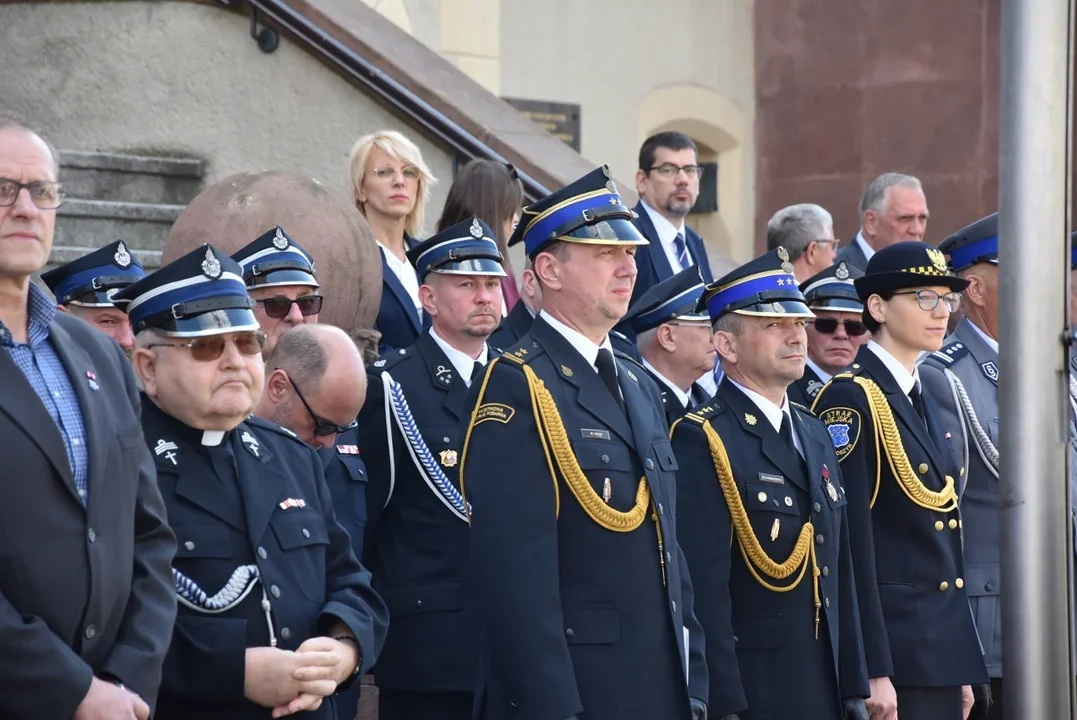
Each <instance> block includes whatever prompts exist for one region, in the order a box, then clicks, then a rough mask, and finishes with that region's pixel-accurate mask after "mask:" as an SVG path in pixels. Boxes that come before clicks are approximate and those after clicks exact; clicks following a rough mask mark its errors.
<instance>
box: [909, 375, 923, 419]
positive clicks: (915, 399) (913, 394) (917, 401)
mask: <svg viewBox="0 0 1077 720" xmlns="http://www.w3.org/2000/svg"><path fill="white" fill-rule="evenodd" d="M909 399H910V400H912V406H913V407H914V408H915V409H916V414H917V415H919V416H920V419H921V420H923V421H924V426H925V427H927V413H926V412H924V398H922V397H921V396H920V383H918V382H917V383H914V384H913V386H912V390H910V391H909Z"/></svg>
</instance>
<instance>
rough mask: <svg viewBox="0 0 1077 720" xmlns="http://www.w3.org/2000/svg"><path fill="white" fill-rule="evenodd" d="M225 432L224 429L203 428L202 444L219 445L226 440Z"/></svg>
mask: <svg viewBox="0 0 1077 720" xmlns="http://www.w3.org/2000/svg"><path fill="white" fill-rule="evenodd" d="M225 434H226V431H224V430H203V431H202V444H203V445H204V446H206V447H217V446H218V445H220V444H221V443H222V442H224V436H225Z"/></svg>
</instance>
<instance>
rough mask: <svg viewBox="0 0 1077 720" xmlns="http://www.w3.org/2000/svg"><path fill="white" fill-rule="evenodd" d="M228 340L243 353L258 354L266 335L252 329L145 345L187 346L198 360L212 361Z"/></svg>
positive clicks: (219, 353)
mask: <svg viewBox="0 0 1077 720" xmlns="http://www.w3.org/2000/svg"><path fill="white" fill-rule="evenodd" d="M229 342H232V343H235V346H236V350H239V352H240V353H242V354H243V355H258V354H260V353H261V352H262V348H264V347H265V344H266V336H265V333H263V332H261V331H258V330H252V331H249V332H240V333H235V334H234V335H210V336H209V337H198V338H195V339H194V340H191V341H190V342H187V343H154V344H152V345H147V346H146V347H151V348H153V347H175V348H187V349H188V350H190V351H191V357H192V358H193V359H195V360H197V361H198V362H212V361H213V360H216V359H217V358H219V357H220V356H221V355H222V354H223V353H224V348H225V346H226V345H227V344H228V343H229Z"/></svg>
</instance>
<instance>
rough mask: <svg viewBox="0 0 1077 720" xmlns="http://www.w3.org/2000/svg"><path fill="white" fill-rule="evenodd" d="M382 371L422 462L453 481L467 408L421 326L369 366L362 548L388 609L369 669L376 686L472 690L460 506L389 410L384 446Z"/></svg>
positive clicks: (474, 645)
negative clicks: (454, 507) (410, 424)
mask: <svg viewBox="0 0 1077 720" xmlns="http://www.w3.org/2000/svg"><path fill="white" fill-rule="evenodd" d="M382 373H388V375H389V376H390V377H392V379H393V380H395V381H396V382H397V383H399V384H400V386H401V388H402V390H403V394H404V398H405V399H406V401H407V404H408V406H409V408H410V410H411V413H412V416H413V417H414V421H415V424H416V426H417V428H418V432H419V433H420V435H421V437H422V438H423V441H424V442H425V444H426V446H427V448H428V449H429V451H430V453H431V460H432V462H433V463H434V464H435V465H436V467H438V468H440V470H441V471H442V472H443V473H444V475H445V477H446V479H447V480H448V481H449V482H450V483H451V484H452V486H453V488H455V489H457V490H458V488H459V480H458V477H457V473H458V472H459V464H458V463H459V453H460V448H461V445H462V443H463V441H462V439H461V438H460V437H458V435H457V433H458V432H459V426H460V423H461V422H463V421H464V420H466V419H467V417H468V416H469V414H470V409H471V406H470V405H469V404H468V398H467V385H466V384H465V382H464V380H463V379H462V378H460V377H457V374H456V370H455V369H454V368H453V364H452V363H451V362H450V361H449V359H448V358H447V357H446V356H445V353H444V352H442V350H441V348H440V347H439V346H438V344H437V343H436V342H435V341H434V339H433V337H431V335H430V333H429V332H425V333H423V334H422V335H421V336H420V337H419V341H418V342H417V343H415V345H414V346H413V347H410V348H402V349H400V350H396V351H394V352H393V353H391V354H390V355H389V356H388V357H386V358H381V359H379V360H377V361H375V362H374V364H373V365H372V366H371V367H370V368H369V371H368V385H367V388H368V389H367V396H366V403H365V404H364V405H363V409H362V411H361V412H360V413H359V446H360V447H361V448H362V452H363V458H364V460H365V461H366V464H367V468H368V469H369V474H370V482H369V483H368V489H367V511H368V512H367V518H368V519H367V533H366V540H365V541H364V548H363V552H364V556H365V558H366V563H367V565H368V566H369V567H370V570H371V572H372V573H373V575H374V587H375V588H376V589H377V590H378V592H379V593H380V594H381V595H382V597H384V598H385V603H386V605H388V607H389V616H390V618H391V619H392V625H391V627H390V629H389V636H388V638H387V639H386V642H385V649H384V650H383V651H382V654H381V658H380V659H379V660H378V666H377V668H376V669H375V676H376V677H377V681H378V686H379V687H381V688H390V689H393V690H410V691H437V692H473V691H474V689H475V668H476V665H477V664H478V647H479V624H478V618H477V617H476V616H475V614H474V608H473V607H471V608H470V609H467V604H466V603H465V592H466V588H465V586H464V573H465V569H466V568H467V553H468V525H467V519H466V513H462V514H461V515H462V517H460V516H457V515H456V514H454V513H453V511H451V510H450V509H449V507H448V506H447V505H446V503H447V502H449V501H448V500H446V499H444V498H445V496H443V495H440V494H438V492H437V491H436V490H435V489H433V488H432V487H431V485H429V484H427V480H426V479H425V478H424V474H425V475H426V476H427V477H431V482H433V479H432V476H430V474H429V473H425V471H424V473H420V470H419V468H418V466H417V465H416V463H415V460H414V459H413V457H412V449H411V448H410V447H409V444H408V443H407V442H406V440H405V438H404V436H403V434H402V433H401V431H400V427H399V426H398V425H397V421H396V418H395V416H393V415H392V414H391V413H390V416H389V423H390V426H389V433H391V438H392V446H391V448H390V444H389V437H390V434H389V433H387V431H386V400H385V387H386V383H385V381H384V380H383V378H382ZM390 453H391V457H392V460H390ZM434 487H437V485H436V483H435V485H434Z"/></svg>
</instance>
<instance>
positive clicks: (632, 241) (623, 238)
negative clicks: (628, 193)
mask: <svg viewBox="0 0 1077 720" xmlns="http://www.w3.org/2000/svg"><path fill="white" fill-rule="evenodd" d="M558 239H559V240H564V241H565V242H571V243H583V244H591V245H646V244H647V243H648V240H647V238H645V237H643V235H642V234H640V231H639V229H638V228H637V227H636V226H635V225H633V224H632V221H631V220H627V219H625V218H621V217H614V218H610V219H608V220H600V221H599V222H596V223H594V224H593V225H584V226H583V227H578V228H576V229H575V230H573V231H572V232H570V233H569V234H568V235H562V236H561V237H560V238H558Z"/></svg>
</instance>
